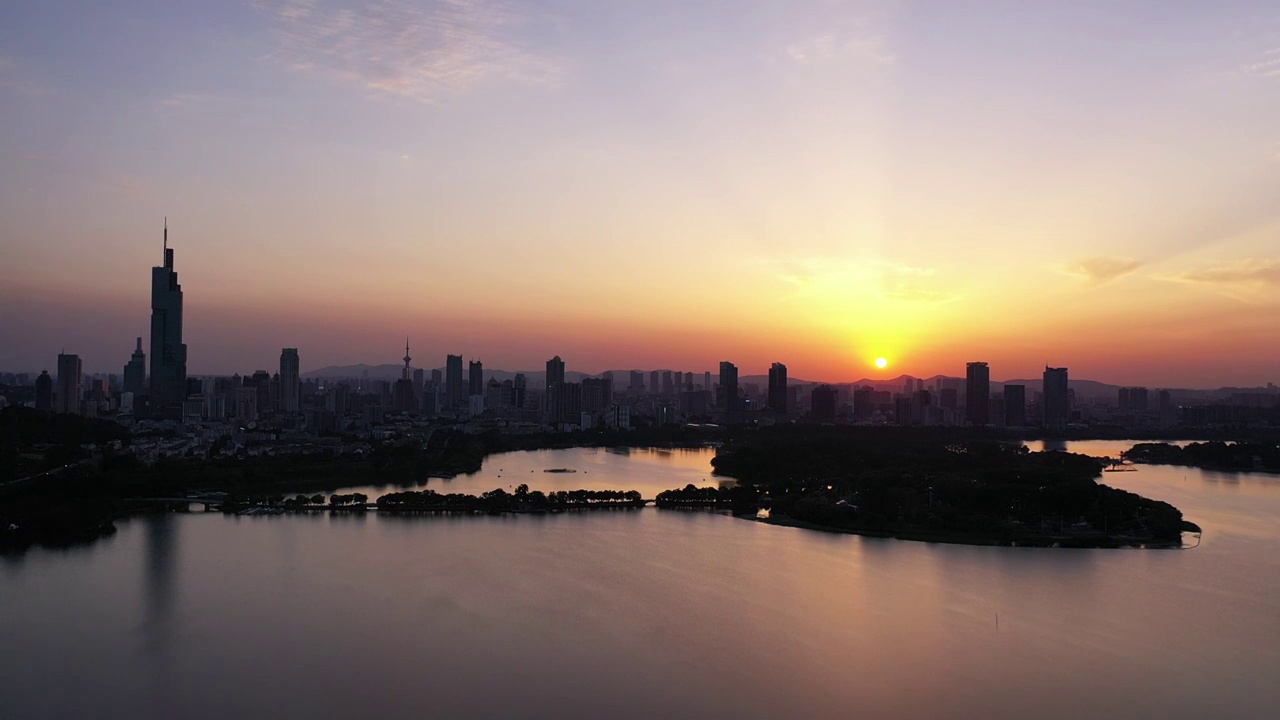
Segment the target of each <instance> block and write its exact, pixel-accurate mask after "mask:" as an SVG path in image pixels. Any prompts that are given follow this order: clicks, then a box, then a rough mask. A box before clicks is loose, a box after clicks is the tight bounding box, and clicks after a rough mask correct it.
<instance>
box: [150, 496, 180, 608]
mask: <svg viewBox="0 0 1280 720" xmlns="http://www.w3.org/2000/svg"><path fill="white" fill-rule="evenodd" d="M145 522H146V524H147V531H146V553H147V571H146V578H145V580H146V588H145V592H146V598H147V625H148V626H155V625H163V626H167V625H168V620H169V616H170V614H171V613H172V611H173V600H174V598H173V593H174V586H175V585H176V584H177V578H175V577H174V575H175V570H174V563H175V560H174V556H175V554H176V553H177V544H178V520H177V519H176V518H174V517H173V516H172V515H169V514H165V515H156V516H152V517H148V518H146V520H145Z"/></svg>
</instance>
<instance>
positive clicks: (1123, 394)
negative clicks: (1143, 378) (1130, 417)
mask: <svg viewBox="0 0 1280 720" xmlns="http://www.w3.org/2000/svg"><path fill="white" fill-rule="evenodd" d="M1148 397H1149V393H1148V391H1147V389H1146V388H1144V387H1133V388H1120V392H1119V401H1120V402H1119V404H1120V410H1121V412H1134V413H1145V412H1146V411H1147V403H1148Z"/></svg>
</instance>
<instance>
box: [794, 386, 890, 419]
mask: <svg viewBox="0 0 1280 720" xmlns="http://www.w3.org/2000/svg"><path fill="white" fill-rule="evenodd" d="M874 393H875V389H874V388H872V387H870V386H866V385H864V386H862V387H859V388H854V390H853V419H854V420H870V419H871V416H872V414H874V413H875V409H876V408H875V401H874V400H873V396H874ZM809 397H810V403H812V398H813V394H812V393H810V394H809ZM810 409H812V407H811V408H810Z"/></svg>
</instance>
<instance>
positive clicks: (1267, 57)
mask: <svg viewBox="0 0 1280 720" xmlns="http://www.w3.org/2000/svg"><path fill="white" fill-rule="evenodd" d="M1277 56H1280V47H1278V48H1272V49H1270V50H1267V51H1266V52H1264V53H1262V57H1263V58H1264V59H1262V60H1259V61H1257V62H1253V63H1249V64H1248V65H1245V66H1244V67H1242V68H1240V71H1241V72H1243V73H1245V74H1248V75H1261V76H1263V77H1280V57H1277Z"/></svg>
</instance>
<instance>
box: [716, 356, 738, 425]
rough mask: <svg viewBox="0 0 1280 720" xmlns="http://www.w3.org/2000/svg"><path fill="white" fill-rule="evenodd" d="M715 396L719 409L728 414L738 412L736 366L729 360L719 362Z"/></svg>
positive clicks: (731, 414)
mask: <svg viewBox="0 0 1280 720" xmlns="http://www.w3.org/2000/svg"><path fill="white" fill-rule="evenodd" d="M718 393H719V396H718V397H717V398H716V399H717V400H718V401H719V402H718V403H717V404H719V405H720V409H722V410H724V411H725V412H726V413H728V414H729V415H730V416H733V415H735V414H737V412H738V367H737V366H736V365H734V364H733V363H731V362H729V361H727V360H726V361H724V362H722V363H720V390H719V391H718Z"/></svg>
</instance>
